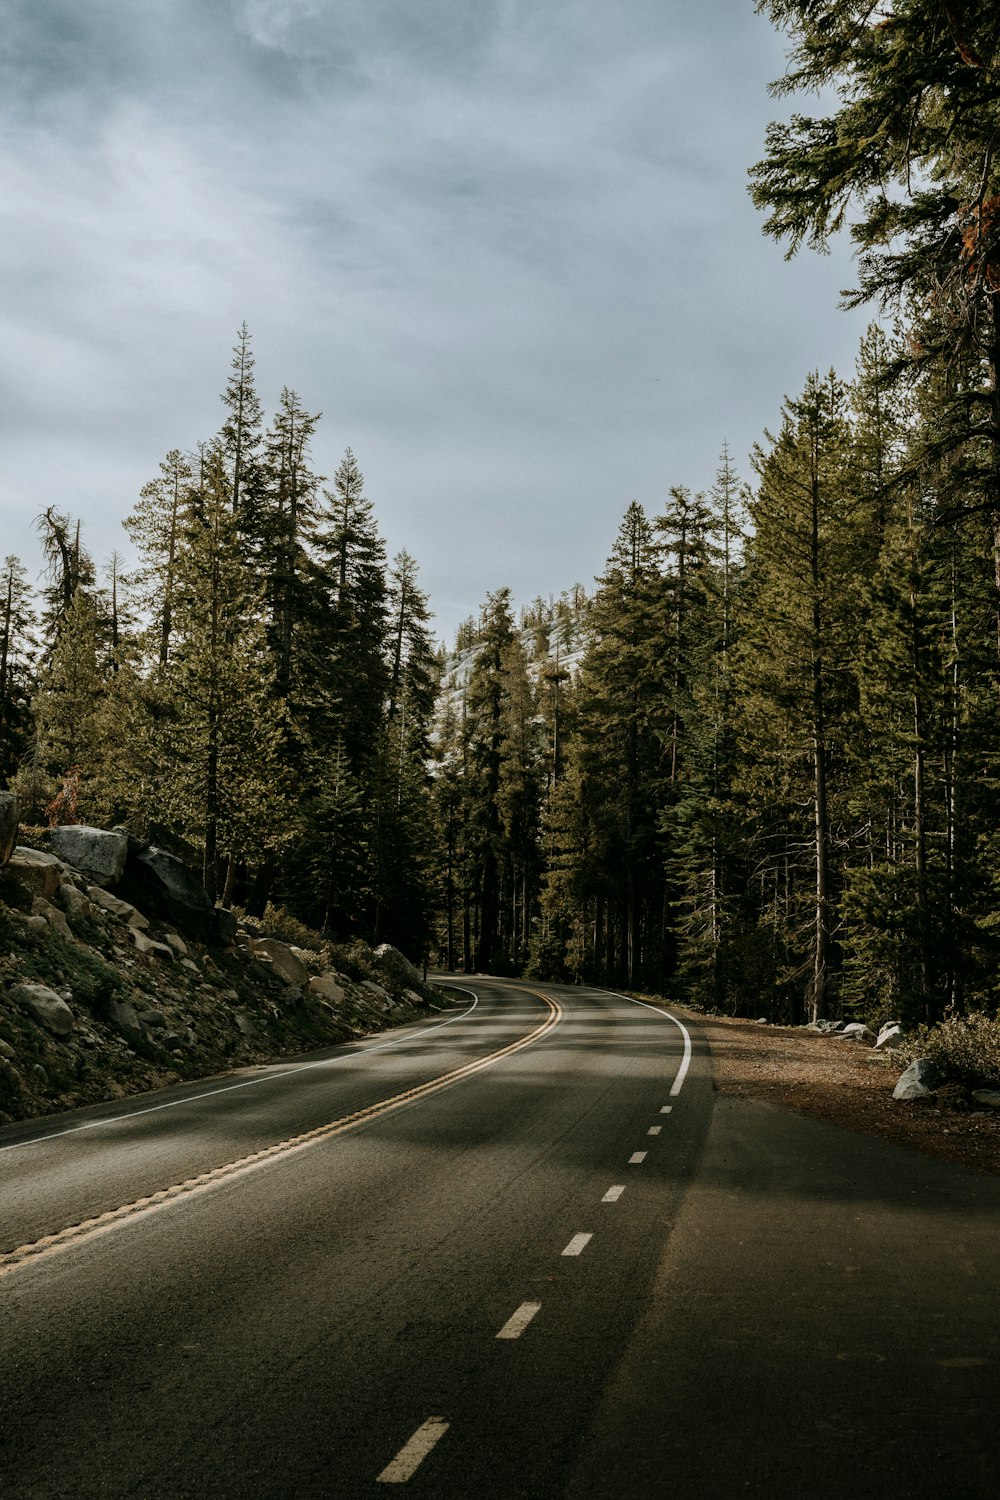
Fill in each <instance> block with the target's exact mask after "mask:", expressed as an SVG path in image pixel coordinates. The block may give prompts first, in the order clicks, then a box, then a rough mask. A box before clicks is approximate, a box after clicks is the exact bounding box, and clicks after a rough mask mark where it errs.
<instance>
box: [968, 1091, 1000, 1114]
mask: <svg viewBox="0 0 1000 1500" xmlns="http://www.w3.org/2000/svg"><path fill="white" fill-rule="evenodd" d="M972 1097H973V1099H975V1101H976V1103H977V1104H984V1105H985V1106H986V1108H987V1109H1000V1089H973V1090H972Z"/></svg>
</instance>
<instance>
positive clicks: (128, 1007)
mask: <svg viewBox="0 0 1000 1500" xmlns="http://www.w3.org/2000/svg"><path fill="white" fill-rule="evenodd" d="M107 1017H108V1020H109V1021H110V1022H111V1024H112V1026H114V1027H115V1029H116V1030H117V1031H120V1032H121V1033H122V1035H123V1036H124V1037H126V1038H127V1039H128V1040H129V1041H130V1042H137V1041H139V1040H140V1038H141V1037H142V1027H141V1026H140V1025H139V1017H138V1016H137V1015H136V1013H135V1006H134V1005H133V1004H132V1002H131V1000H111V1001H109V1002H108V1009H107Z"/></svg>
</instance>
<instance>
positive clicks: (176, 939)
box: [163, 932, 188, 958]
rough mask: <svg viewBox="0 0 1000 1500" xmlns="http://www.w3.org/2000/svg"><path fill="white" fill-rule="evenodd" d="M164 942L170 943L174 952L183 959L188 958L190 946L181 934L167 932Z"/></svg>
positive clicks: (164, 935)
mask: <svg viewBox="0 0 1000 1500" xmlns="http://www.w3.org/2000/svg"><path fill="white" fill-rule="evenodd" d="M163 941H164V942H165V943H169V944H170V946H171V948H173V950H174V952H175V953H177V954H179V955H180V957H181V958H186V957H187V954H188V945H187V943H186V942H185V941H184V939H183V938H182V937H181V935H180V933H179V932H165V933H164V934H163Z"/></svg>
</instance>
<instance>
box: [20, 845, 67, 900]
mask: <svg viewBox="0 0 1000 1500" xmlns="http://www.w3.org/2000/svg"><path fill="white" fill-rule="evenodd" d="M9 865H10V869H11V871H12V872H13V873H14V874H15V875H17V876H18V877H19V879H21V880H23V881H24V883H25V885H26V886H28V887H29V888H30V889H31V890H33V891H34V892H35V893H36V894H37V895H39V896H44V897H45V899H46V901H51V900H53V899H54V897H55V894H56V892H57V891H58V889H59V887H60V885H61V884H62V882H63V881H64V880H65V879H66V866H65V865H64V864H63V863H62V861H61V860H58V859H56V857H55V855H54V854H49V853H47V852H46V851H45V850H43V849H26V848H25V847H24V846H23V845H22V844H18V846H17V848H16V849H15V850H14V853H13V854H12V855H11V857H10V861H9Z"/></svg>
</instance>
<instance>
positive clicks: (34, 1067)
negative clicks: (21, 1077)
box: [31, 1063, 49, 1083]
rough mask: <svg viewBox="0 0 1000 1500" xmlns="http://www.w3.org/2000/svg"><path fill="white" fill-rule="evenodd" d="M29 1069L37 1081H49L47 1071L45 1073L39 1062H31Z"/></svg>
mask: <svg viewBox="0 0 1000 1500" xmlns="http://www.w3.org/2000/svg"><path fill="white" fill-rule="evenodd" d="M31 1071H32V1072H33V1073H34V1075H35V1077H36V1078H37V1079H38V1081H39V1083H48V1081H49V1075H48V1073H46V1071H45V1069H44V1068H43V1067H42V1065H41V1063H32V1064H31Z"/></svg>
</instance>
